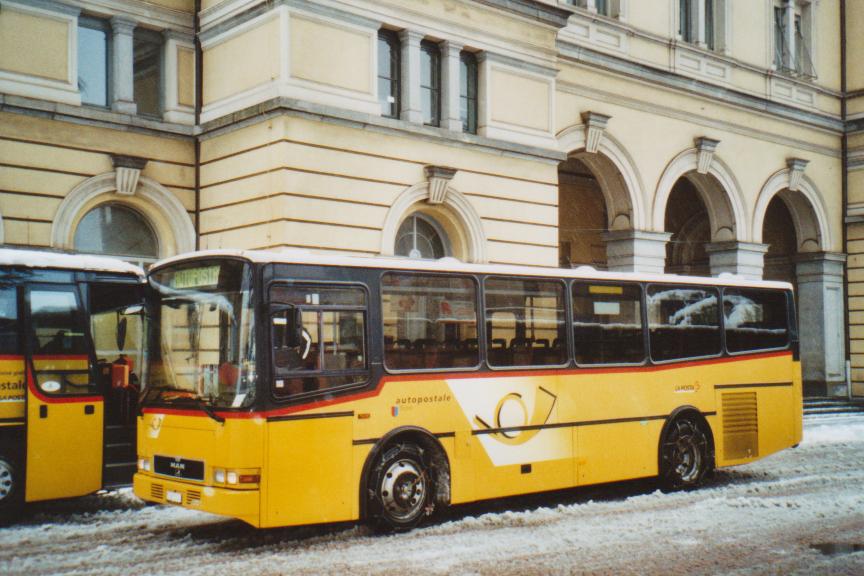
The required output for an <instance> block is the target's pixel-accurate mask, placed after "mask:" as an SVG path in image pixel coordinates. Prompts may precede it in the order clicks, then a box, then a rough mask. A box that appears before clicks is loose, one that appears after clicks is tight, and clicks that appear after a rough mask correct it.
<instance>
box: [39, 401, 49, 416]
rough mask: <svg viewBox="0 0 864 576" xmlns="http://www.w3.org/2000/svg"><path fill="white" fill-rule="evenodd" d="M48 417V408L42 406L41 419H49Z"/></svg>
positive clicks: (40, 409)
mask: <svg viewBox="0 0 864 576" xmlns="http://www.w3.org/2000/svg"><path fill="white" fill-rule="evenodd" d="M47 417H48V406H46V405H45V404H42V405H41V406H39V418H47Z"/></svg>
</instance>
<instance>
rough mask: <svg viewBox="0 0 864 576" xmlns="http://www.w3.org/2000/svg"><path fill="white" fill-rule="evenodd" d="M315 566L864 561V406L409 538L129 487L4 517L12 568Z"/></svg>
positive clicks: (512, 503) (608, 567)
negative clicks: (682, 472) (860, 411)
mask: <svg viewBox="0 0 864 576" xmlns="http://www.w3.org/2000/svg"><path fill="white" fill-rule="evenodd" d="M820 546H821V549H820ZM856 548H857V549H858V550H859V551H854V550H855V549H856ZM313 573H314V574H317V573H331V574H348V573H350V574H352V575H354V574H405V573H414V574H495V575H496V576H498V575H507V574H513V575H516V574H520V575H521V574H531V573H544V574H545V573H556V574H572V573H587V574H612V573H614V574H664V575H666V574H808V575H809V574H849V575H853V574H855V575H860V574H864V416H862V415H858V416H848V417H841V418H836V417H834V418H831V417H819V418H816V419H809V420H808V421H807V422H806V424H805V440H804V442H803V443H802V445H801V446H800V447H799V448H797V449H795V450H787V451H786V452H783V453H781V454H777V455H775V456H772V457H770V458H768V459H766V460H763V461H761V462H757V463H754V464H751V465H749V466H745V467H741V468H737V469H733V470H727V471H720V472H718V473H717V476H716V478H715V480H714V481H713V482H712V484H711V485H709V486H707V487H705V488H703V489H700V490H697V491H693V492H686V493H677V494H661V493H658V492H656V491H655V490H654V488H653V486H652V485H651V484H650V483H645V482H642V483H628V484H618V485H614V486H606V487H602V488H595V489H591V490H588V491H580V492H568V493H563V494H562V493H558V494H554V495H545V496H542V497H531V498H521V499H515V500H508V501H506V502H498V503H495V504H483V505H473V506H470V507H460V508H457V509H454V510H452V511H451V512H450V514H449V516H448V517H447V518H446V519H444V520H442V521H441V522H439V523H438V524H435V525H432V526H427V527H425V528H421V529H418V530H415V531H414V532H411V533H409V534H402V535H396V536H388V537H381V536H376V535H373V534H371V533H370V532H369V531H368V530H367V529H366V528H364V527H357V526H344V525H343V526H330V527H326V528H320V527H313V528H303V529H286V530H271V531H256V530H254V529H252V528H249V527H247V526H245V525H244V524H241V523H239V522H234V521H226V520H224V519H221V518H217V517H213V516H208V515H205V514H200V513H195V512H190V511H186V510H182V509H178V508H163V507H155V506H152V507H151V506H146V507H145V506H143V505H142V504H141V503H140V502H139V501H137V500H136V499H135V497H134V496H133V495H132V494H131V493H129V492H128V491H125V492H120V493H112V494H103V495H97V496H93V497H89V498H83V499H78V500H75V501H70V502H63V503H51V504H45V505H40V506H37V507H34V508H32V509H31V510H30V511H28V512H27V514H26V517H25V518H24V519H23V521H22V522H21V523H19V524H18V525H16V526H12V527H8V528H4V529H0V574H9V575H12V574H23V575H27V576H36V575H40V574H112V575H114V574H123V575H134V574H202V575H207V576H214V575H217V574H230V575H232V576H249V575H253V574H313Z"/></svg>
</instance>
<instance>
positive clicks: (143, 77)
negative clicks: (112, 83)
mask: <svg viewBox="0 0 864 576" xmlns="http://www.w3.org/2000/svg"><path fill="white" fill-rule="evenodd" d="M133 42H134V60H135V61H134V66H133V71H134V75H135V81H134V94H135V104H137V105H138V114H144V115H149V116H159V115H161V113H162V90H161V83H162V35H161V34H159V33H158V32H154V31H153V30H146V29H144V28H136V29H135V33H134V40H133Z"/></svg>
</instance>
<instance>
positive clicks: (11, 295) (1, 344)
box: [0, 286, 21, 356]
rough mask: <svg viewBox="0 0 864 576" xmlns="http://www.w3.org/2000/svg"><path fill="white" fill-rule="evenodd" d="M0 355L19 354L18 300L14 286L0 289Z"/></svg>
mask: <svg viewBox="0 0 864 576" xmlns="http://www.w3.org/2000/svg"><path fill="white" fill-rule="evenodd" d="M0 354H2V355H4V356H17V355H19V354H21V344H20V342H19V340H18V298H17V293H16V290H15V287H14V286H8V287H3V288H0Z"/></svg>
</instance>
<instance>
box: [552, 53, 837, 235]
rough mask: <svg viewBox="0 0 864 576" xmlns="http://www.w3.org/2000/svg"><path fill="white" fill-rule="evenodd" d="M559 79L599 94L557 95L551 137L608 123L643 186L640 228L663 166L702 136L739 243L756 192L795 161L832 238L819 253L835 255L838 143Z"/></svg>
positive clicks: (617, 85) (597, 81)
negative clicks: (726, 190)
mask: <svg viewBox="0 0 864 576" xmlns="http://www.w3.org/2000/svg"><path fill="white" fill-rule="evenodd" d="M559 78H560V79H562V80H564V81H566V82H567V83H568V85H569V86H573V87H578V86H603V88H604V90H603V91H602V92H603V93H593V94H592V93H590V91H584V94H579V93H578V88H574V89H573V92H576V93H573V92H570V91H568V92H563V91H559V93H558V94H557V102H558V130H559V131H561V130H564V129H566V128H568V127H571V126H574V125H581V123H582V120H581V117H580V113H581V112H584V111H589V110H590V111H594V112H599V113H602V114H607V115H609V116H611V117H612V119H611V121H610V122H609V126H608V129H607V130H608V133H609V134H610V135H611V136H612V137H613V138H615V139H616V140H617V141H618V142H620V143H621V145H622V147H623V148H624V150H625V151H626V153H627V154H628V155H629V156H630V158H632V159H634V163H635V165H636V170H637V171H638V173H639V175H640V177H641V181H642V183H643V186H644V194H643V198H642V200H643V205H644V206H645V211H644V217H645V221H646V222H651V219H652V216H653V207H654V203H655V195H656V194H657V188H658V185H659V183H660V179H661V176H662V175H663V173H664V171H665V170H666V168H667V166H668V165H669V164H670V163H671V161H672V160H673V159H674V158H675V157H676V156H677V155H678V154H680V153H681V152H683V151H685V150H687V149H691V148H693V147H694V139H696V138H698V137H702V136H705V137H709V138H713V139H716V140H719V141H720V145H719V147H718V149H717V152H716V157H717V158H718V159H720V160H722V161H723V162H724V163H725V164H726V165H727V166H728V167H729V170H730V171H731V173H732V174H733V175H734V178H735V179H736V180H737V182H738V187H739V189H740V198H741V202H742V204H743V205H744V207H745V212H746V220H745V221H743V222H739V227H741V226H744V227H745V230H743V234H741V233H740V232H739V238H741V237H742V236H743V238H742V239H748V238H749V237H750V235H751V234H750V230H751V229H752V221H751V219H752V215H753V213H754V210H755V206H756V202H757V198H758V195H759V192H760V190H761V189H762V187H763V186H764V185H765V183H766V182H767V181H768V179H769V178H770V177H771V176H772V175H773V174H775V173H776V172H778V171H780V170H783V169H785V168H786V161H787V159H788V158H792V157H796V158H804V159H807V160H809V161H810V164H809V166H808V167H807V171H806V175H807V177H808V178H810V179H811V180H812V181H813V182H814V183H815V185H816V187H817V188H818V189H819V191H820V192H821V193H822V198H823V200H824V204H825V207H826V210H827V213H828V219H829V222H828V224H829V226H830V228H831V230H832V236H833V244H832V245H831V246H827V247H826V248H827V249H829V250H833V251H841V250H842V246H841V238H842V234H841V226H842V218H841V212H842V207H841V194H840V189H841V188H840V184H841V171H842V165H841V162H840V138H839V135H837V134H831V133H827V132H822V131H819V130H814V129H808V128H806V127H804V126H800V125H795V124H791V123H789V122H781V121H778V120H776V119H774V118H771V117H769V116H766V115H762V114H758V113H752V112H746V111H743V110H740V109H733V108H731V107H726V106H723V105H720V104H717V103H714V102H710V101H707V100H701V99H698V98H693V97H692V96H685V95H682V94H675V93H672V92H670V91H662V90H658V89H655V88H651V87H648V86H644V85H639V84H635V83H633V82H627V81H619V80H615V79H614V78H611V77H603V76H602V75H600V74H597V73H594V72H587V71H585V70H582V69H576V68H570V67H567V68H565V69H564V70H562V72H561V75H560V76H559ZM601 78H602V79H601ZM661 103H662V104H661ZM720 119H722V120H720ZM814 145H815V147H814ZM661 230H662V228H660V229H658V231H661Z"/></svg>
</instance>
